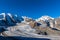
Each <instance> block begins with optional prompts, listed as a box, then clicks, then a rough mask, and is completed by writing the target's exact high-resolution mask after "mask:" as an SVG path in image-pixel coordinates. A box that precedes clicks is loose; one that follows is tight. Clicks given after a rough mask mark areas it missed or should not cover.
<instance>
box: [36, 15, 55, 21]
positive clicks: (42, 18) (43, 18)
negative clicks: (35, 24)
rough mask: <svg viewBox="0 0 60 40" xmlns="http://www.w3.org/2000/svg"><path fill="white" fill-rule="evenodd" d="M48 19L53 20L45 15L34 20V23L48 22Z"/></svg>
mask: <svg viewBox="0 0 60 40" xmlns="http://www.w3.org/2000/svg"><path fill="white" fill-rule="evenodd" d="M49 19H54V18H52V17H50V16H47V15H45V16H42V17H40V18H38V19H36V21H40V20H43V21H45V20H49Z"/></svg>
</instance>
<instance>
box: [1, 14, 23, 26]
mask: <svg viewBox="0 0 60 40" xmlns="http://www.w3.org/2000/svg"><path fill="white" fill-rule="evenodd" d="M21 21H23V18H22V17H18V16H17V15H12V14H11V13H7V14H5V13H1V14H0V26H5V25H7V26H11V25H15V24H16V23H19V22H21ZM2 23H3V24H2Z"/></svg>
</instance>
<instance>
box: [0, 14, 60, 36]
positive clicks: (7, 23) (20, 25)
mask: <svg viewBox="0 0 60 40" xmlns="http://www.w3.org/2000/svg"><path fill="white" fill-rule="evenodd" d="M40 20H41V21H40ZM59 20H60V18H52V17H50V16H42V17H40V18H38V19H36V20H35V19H33V18H30V17H26V16H18V15H16V14H15V15H12V14H11V13H7V14H6V13H1V14H0V33H1V34H2V35H3V36H27V35H28V36H31V35H32V36H33V35H37V36H38V35H51V34H53V35H55V34H57V35H60V34H59V33H60V32H59V30H60V21H59Z"/></svg>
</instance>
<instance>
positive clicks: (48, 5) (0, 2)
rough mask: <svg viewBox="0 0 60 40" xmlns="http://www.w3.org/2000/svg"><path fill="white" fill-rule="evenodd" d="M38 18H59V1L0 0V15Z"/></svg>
mask: <svg viewBox="0 0 60 40" xmlns="http://www.w3.org/2000/svg"><path fill="white" fill-rule="evenodd" d="M2 12H5V13H12V14H18V15H21V16H28V17H32V18H39V17H41V16H43V15H48V16H52V17H58V16H60V0H0V13H2Z"/></svg>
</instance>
